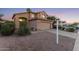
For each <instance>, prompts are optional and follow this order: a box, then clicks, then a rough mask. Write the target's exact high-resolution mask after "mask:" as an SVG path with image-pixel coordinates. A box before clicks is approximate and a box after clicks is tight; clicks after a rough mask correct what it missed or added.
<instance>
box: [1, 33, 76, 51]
mask: <svg viewBox="0 0 79 59" xmlns="http://www.w3.org/2000/svg"><path fill="white" fill-rule="evenodd" d="M74 43H75V39H74V38H70V37H66V36H61V35H59V44H58V45H57V44H56V34H54V33H50V32H47V31H41V32H37V33H32V34H31V35H30V36H20V37H19V36H15V35H12V36H0V50H1V51H7V50H8V51H72V50H73V47H74Z"/></svg>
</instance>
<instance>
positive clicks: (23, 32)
mask: <svg viewBox="0 0 79 59" xmlns="http://www.w3.org/2000/svg"><path fill="white" fill-rule="evenodd" d="M17 34H18V35H20V36H24V35H30V34H31V32H30V29H29V27H28V26H27V23H26V22H20V27H19V29H18V32H17Z"/></svg>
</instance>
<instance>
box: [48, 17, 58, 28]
mask: <svg viewBox="0 0 79 59" xmlns="http://www.w3.org/2000/svg"><path fill="white" fill-rule="evenodd" d="M47 19H48V20H50V21H52V27H53V28H54V27H55V25H54V24H55V23H56V20H59V19H57V17H55V16H48V17H47Z"/></svg>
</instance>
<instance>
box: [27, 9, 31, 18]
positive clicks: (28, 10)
mask: <svg viewBox="0 0 79 59" xmlns="http://www.w3.org/2000/svg"><path fill="white" fill-rule="evenodd" d="M27 12H28V14H29V16H28V18H29V19H30V13H31V12H32V10H31V9H30V8H27Z"/></svg>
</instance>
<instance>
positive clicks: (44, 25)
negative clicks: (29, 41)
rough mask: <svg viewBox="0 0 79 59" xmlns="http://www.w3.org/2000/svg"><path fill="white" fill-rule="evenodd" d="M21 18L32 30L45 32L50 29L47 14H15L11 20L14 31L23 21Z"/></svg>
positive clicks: (42, 12) (50, 25)
mask: <svg viewBox="0 0 79 59" xmlns="http://www.w3.org/2000/svg"><path fill="white" fill-rule="evenodd" d="M22 17H24V18H25V19H27V22H28V26H29V28H30V29H32V30H46V29H51V28H52V24H51V21H49V20H48V19H47V17H48V15H47V13H46V12H44V11H41V12H22V13H15V14H14V15H13V17H12V19H13V20H14V22H15V27H16V29H17V28H19V25H20V21H23V19H21V18H22Z"/></svg>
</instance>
